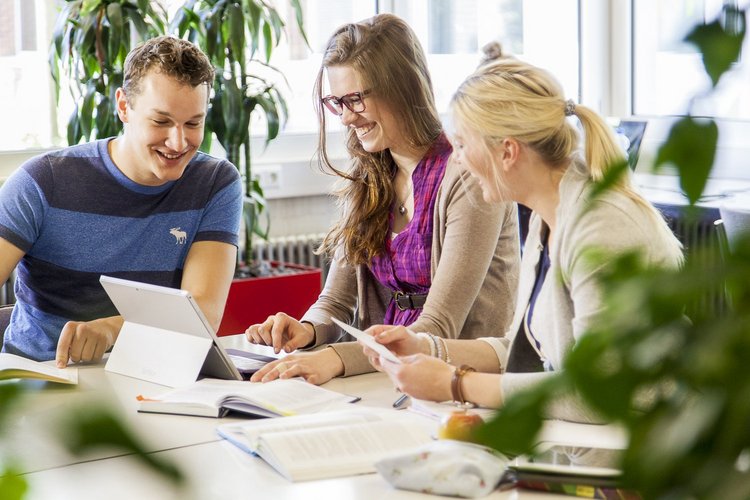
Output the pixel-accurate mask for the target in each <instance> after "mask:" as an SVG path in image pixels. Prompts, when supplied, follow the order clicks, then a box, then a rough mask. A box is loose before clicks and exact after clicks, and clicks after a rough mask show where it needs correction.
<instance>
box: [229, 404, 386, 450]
mask: <svg viewBox="0 0 750 500" xmlns="http://www.w3.org/2000/svg"><path fill="white" fill-rule="evenodd" d="M363 410H365V409H364V408H362V407H360V408H356V409H354V408H353V409H351V410H342V411H333V412H323V413H313V414H309V415H295V416H292V417H283V418H274V419H269V420H253V421H251V422H241V423H232V424H225V425H221V426H219V428H218V429H217V431H218V432H219V434H220V435H221V436H223V437H225V438H226V439H228V440H229V441H231V442H232V443H233V444H235V445H237V446H239V447H240V448H242V449H243V450H245V451H247V452H249V453H255V452H256V451H257V449H258V438H259V437H260V436H261V435H262V434H270V433H273V432H287V431H295V430H302V429H320V428H324V427H334V426H345V425H352V424H357V423H363V422H376V421H380V420H383V418H382V417H381V416H380V415H378V412H379V411H381V410H379V409H375V408H372V409H368V410H370V411H363Z"/></svg>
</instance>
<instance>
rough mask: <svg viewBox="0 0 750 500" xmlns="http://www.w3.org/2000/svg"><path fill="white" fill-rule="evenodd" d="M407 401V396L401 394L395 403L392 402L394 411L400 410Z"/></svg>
mask: <svg viewBox="0 0 750 500" xmlns="http://www.w3.org/2000/svg"><path fill="white" fill-rule="evenodd" d="M408 400H409V395H408V394H402V395H401V396H400V397H399V398H398V399H397V400H396V401H394V403H393V407H394V408H396V409H399V408H402V407H403V406H404V405H405V404H406V402H407V401H408Z"/></svg>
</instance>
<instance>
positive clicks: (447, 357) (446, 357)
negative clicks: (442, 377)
mask: <svg viewBox="0 0 750 500" xmlns="http://www.w3.org/2000/svg"><path fill="white" fill-rule="evenodd" d="M436 338H437V339H438V341H439V342H440V344H441V345H442V346H443V354H444V357H442V358H441V359H442V360H443V361H445V362H446V363H448V364H450V362H451V357H450V354H448V343H447V342H446V341H445V339H444V338H443V337H436Z"/></svg>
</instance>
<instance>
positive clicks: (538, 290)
mask: <svg viewBox="0 0 750 500" xmlns="http://www.w3.org/2000/svg"><path fill="white" fill-rule="evenodd" d="M451 109H452V116H453V121H454V124H455V135H453V137H452V143H453V148H454V155H455V157H456V159H457V161H458V163H460V165H461V166H462V167H463V168H464V169H466V170H467V171H469V172H471V175H472V176H474V177H475V178H476V179H477V180H478V181H479V184H480V185H481V186H482V192H483V195H484V199H485V200H486V201H488V202H492V203H501V202H507V201H508V200H513V201H516V202H518V203H522V204H524V205H526V206H528V207H530V208H531V209H532V211H533V212H532V216H531V221H530V224H529V234H528V237H527V240H526V244H525V247H524V252H523V258H522V261H521V278H520V284H519V289H518V295H517V302H516V310H515V314H514V318H513V321H512V323H511V326H510V329H509V331H508V333H507V335H506V336H505V337H504V338H493V339H480V340H474V341H468V340H467V341H460V340H448V341H446V347H447V349H446V350H447V355H444V356H443V358H444V359H445V358H450V360H451V363H452V364H449V363H446V362H445V361H443V360H440V359H437V358H436V357H433V356H430V353H431V350H432V349H431V345H430V340H431V339H430V338H429V336H425V335H421V334H415V333H413V331H410V330H407V329H406V328H394V327H388V326H377V327H373V328H371V329H370V333H372V334H373V335H374V336H375V338H376V339H377V341H378V342H380V343H382V344H385V345H386V346H388V347H389V348H390V349H391V350H392V351H394V352H395V353H396V354H398V355H400V356H403V357H402V361H403V363H402V364H395V363H391V362H387V361H383V360H381V359H380V358H379V357H378V356H377V354H376V353H374V351H371V350H369V349H366V353H367V354H368V356H369V357H370V359H371V362H373V364H374V365H375V366H376V367H378V368H379V369H381V370H384V371H386V372H387V373H388V374H389V375H390V377H391V378H392V380H393V381H394V383H395V384H396V385H397V387H398V388H400V389H401V390H402V391H404V392H405V393H407V394H411V395H413V396H415V397H418V398H423V399H429V400H435V401H445V400H451V399H458V400H462V401H468V402H472V403H475V404H478V405H481V406H486V407H499V406H501V405H502V404H503V401H504V399H505V398H507V397H508V396H510V395H511V394H513V393H515V392H517V391H519V390H521V389H524V388H526V387H529V386H532V385H534V384H536V383H538V382H539V381H541V380H543V379H544V378H545V377H548V376H549V375H550V372H552V371H555V370H559V369H560V367H561V366H562V364H563V359H564V357H565V355H566V353H567V352H569V351H570V349H571V348H572V347H573V345H574V344H575V343H576V340H577V339H578V338H579V337H580V335H581V334H583V333H584V332H585V331H586V329H587V327H588V326H589V325H591V323H592V321H594V319H595V317H596V315H597V313H599V312H600V311H601V310H602V308H603V307H604V303H603V300H602V297H601V293H600V290H599V287H598V284H597V276H598V275H599V274H600V273H601V272H602V271H603V265H594V264H592V262H591V261H590V260H587V258H586V256H585V252H586V250H587V249H590V248H599V249H603V250H606V251H610V252H615V253H616V252H623V251H628V250H633V249H636V250H639V251H640V252H641V255H642V257H643V259H645V261H646V262H647V263H649V264H650V265H653V266H668V267H673V266H678V265H679V264H680V262H681V260H682V250H681V246H680V244H679V242H678V241H677V240H676V239H675V237H674V236H673V235H672V232H671V231H670V230H669V228H668V227H667V225H666V223H665V222H664V220H663V219H662V217H661V216H660V214H659V213H658V212H657V211H656V210H655V209H654V207H653V206H651V205H650V204H649V203H648V202H647V201H646V200H645V199H643V198H642V197H641V196H640V195H639V194H637V193H636V192H635V190H634V189H633V187H632V184H631V180H630V177H629V176H628V175H626V176H623V177H622V178H621V179H620V181H619V183H618V184H617V185H616V186H615V187H614V188H612V189H610V190H609V191H606V192H605V193H604V194H602V195H601V196H600V197H599V198H597V199H596V201H594V202H593V203H591V204H590V203H589V193H590V192H591V189H592V185H593V183H594V182H595V181H597V180H599V179H601V178H602V177H603V176H604V175H605V173H606V171H607V168H608V167H609V166H610V165H612V164H614V163H615V162H617V161H619V160H622V159H623V155H622V153H621V150H620V149H619V148H618V146H617V145H616V144H615V142H614V137H613V134H612V132H611V130H610V128H609V127H608V126H607V125H606V123H605V122H604V121H603V120H602V119H601V118H600V117H599V116H598V115H597V114H596V113H595V112H594V111H592V110H591V109H589V108H587V107H585V106H582V105H576V104H574V103H573V102H572V101H569V100H566V99H565V96H564V94H563V91H562V88H561V86H560V85H559V83H558V82H557V81H556V80H555V78H553V77H552V76H551V75H550V74H549V73H547V72H546V71H544V70H542V69H540V68H537V67H534V66H532V65H530V64H527V63H524V62H521V61H518V60H515V59H509V58H505V59H499V60H497V61H493V62H489V63H487V64H486V65H484V66H482V67H480V68H479V69H478V70H477V71H476V72H475V73H474V74H473V75H471V76H470V77H469V78H468V79H467V80H466V81H465V82H464V83H463V84H462V85H461V86H460V88H459V89H458V91H457V92H456V94H455V96H454V97H453V100H452V104H451ZM575 120H577V121H578V122H579V123H580V125H581V126H582V129H583V137H584V141H583V142H584V146H583V155H581V154H580V152H579V144H580V143H581V137H580V135H579V132H578V130H577V128H576V125H575ZM381 361H382V364H381ZM549 416H550V417H553V418H560V419H566V420H572V421H583V422H589V421H594V420H596V416H595V415H592V414H591V413H590V412H589V411H588V410H587V409H586V408H585V407H584V406H582V405H581V404H580V403H579V401H577V400H575V399H568V400H564V401H560V402H559V403H558V404H557V406H555V407H554V408H552V409H551V415H549Z"/></svg>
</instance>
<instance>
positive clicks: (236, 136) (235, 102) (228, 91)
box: [221, 78, 245, 144]
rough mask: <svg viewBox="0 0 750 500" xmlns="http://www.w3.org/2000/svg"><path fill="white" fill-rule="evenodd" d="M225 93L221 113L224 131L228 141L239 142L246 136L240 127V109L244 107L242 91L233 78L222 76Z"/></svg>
mask: <svg viewBox="0 0 750 500" xmlns="http://www.w3.org/2000/svg"><path fill="white" fill-rule="evenodd" d="M221 81H222V87H223V88H224V94H223V96H222V100H221V115H222V118H223V120H224V128H225V130H224V133H225V134H226V135H227V138H228V142H229V143H231V144H238V143H239V142H240V140H241V139H242V137H243V136H244V132H245V131H244V130H241V129H240V116H239V115H240V112H241V111H240V110H241V107H242V100H243V99H242V92H241V91H240V88H239V87H238V86H237V82H236V81H235V80H234V79H233V78H222V79H221Z"/></svg>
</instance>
